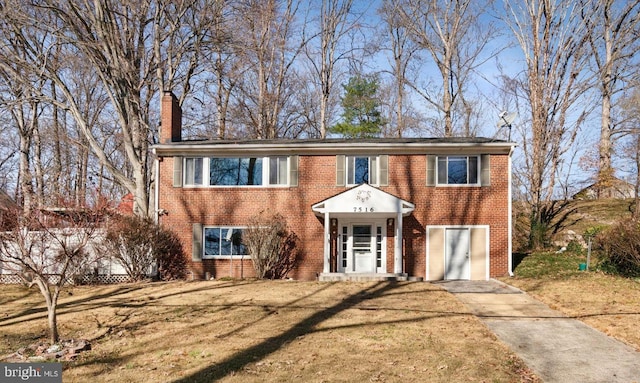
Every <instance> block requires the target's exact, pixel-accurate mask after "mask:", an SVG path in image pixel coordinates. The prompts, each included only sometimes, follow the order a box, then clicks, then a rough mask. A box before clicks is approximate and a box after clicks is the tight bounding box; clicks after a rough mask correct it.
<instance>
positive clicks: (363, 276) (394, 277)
mask: <svg viewBox="0 0 640 383" xmlns="http://www.w3.org/2000/svg"><path fill="white" fill-rule="evenodd" d="M318 281H320V282H345V281H349V282H376V281H388V282H407V281H410V282H422V281H423V278H422V277H410V276H409V275H408V274H406V273H320V274H318Z"/></svg>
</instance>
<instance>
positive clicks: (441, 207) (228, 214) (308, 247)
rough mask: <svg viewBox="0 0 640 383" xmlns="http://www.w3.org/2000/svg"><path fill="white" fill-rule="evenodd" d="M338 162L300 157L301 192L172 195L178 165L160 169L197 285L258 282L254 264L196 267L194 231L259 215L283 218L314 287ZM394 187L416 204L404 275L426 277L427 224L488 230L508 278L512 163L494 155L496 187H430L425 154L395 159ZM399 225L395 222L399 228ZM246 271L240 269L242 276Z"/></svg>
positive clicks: (184, 191)
mask: <svg viewBox="0 0 640 383" xmlns="http://www.w3.org/2000/svg"><path fill="white" fill-rule="evenodd" d="M335 164H336V157H335V156H302V155H301V156H300V157H299V186H298V187H286V188H274V187H244V188H220V187H216V188H211V187H203V188H174V187H173V186H172V184H173V178H172V177H173V158H164V159H162V161H161V162H160V175H159V180H160V196H159V208H161V209H165V210H166V211H167V212H168V214H167V215H164V216H162V217H161V218H160V221H161V223H162V224H163V225H165V226H167V227H170V228H172V229H173V230H175V231H176V232H177V233H178V234H179V236H180V238H181V240H182V242H183V245H184V249H185V253H186V256H187V258H188V260H189V264H190V268H191V270H192V272H193V276H194V278H203V277H204V276H205V272H209V273H210V274H211V276H212V277H215V278H221V277H226V276H230V275H231V276H233V277H240V276H241V274H242V275H243V276H245V277H248V276H252V275H253V268H252V266H251V262H250V261H249V260H247V261H245V262H244V263H241V262H240V261H239V260H236V259H234V260H233V265H232V267H231V268H230V264H229V260H226V259H225V260H216V261H213V260H204V261H203V262H191V254H192V243H191V241H192V238H191V236H192V224H193V223H202V224H203V225H216V226H217V225H220V226H245V225H246V223H247V221H248V220H249V218H250V217H252V216H254V215H256V214H258V213H259V212H261V211H267V212H280V213H281V214H283V215H284V216H285V217H286V219H287V221H288V224H289V226H290V227H291V229H292V230H293V231H294V232H295V233H296V234H297V235H298V237H299V238H300V250H301V253H302V258H301V262H300V263H299V265H298V267H297V268H296V269H295V270H293V271H292V272H291V273H290V274H289V276H290V277H292V278H294V279H304V280H312V279H315V278H316V276H317V274H318V273H321V272H322V270H323V260H322V259H323V237H324V228H323V222H322V219H320V218H318V217H316V216H315V214H314V213H313V212H312V210H311V206H312V205H313V204H315V203H317V202H320V201H322V200H325V199H327V198H329V197H332V196H334V195H336V194H339V193H340V192H343V191H344V190H346V189H347V188H346V187H343V186H342V187H338V186H336V185H335V166H336V165H335ZM389 185H390V186H386V187H381V189H382V190H384V191H386V192H388V193H391V194H393V195H395V196H397V197H399V198H402V199H404V200H406V201H409V202H412V203H414V204H415V206H416V208H415V211H414V212H413V213H412V214H411V215H410V216H409V217H405V219H404V222H403V249H404V259H403V268H404V271H405V272H407V273H408V274H409V275H411V276H421V277H424V276H425V270H426V249H425V246H426V238H425V226H427V225H489V226H490V265H491V270H490V275H491V276H492V277H494V276H500V275H505V274H506V273H507V272H508V254H507V251H508V222H509V221H508V210H507V209H508V156H507V155H492V156H491V185H490V186H486V187H427V186H426V155H406V156H393V155H390V156H389ZM395 224H397V223H395ZM392 229H393V228H388V231H387V233H388V235H389V237H388V238H387V270H388V271H389V272H392V271H393V241H394V239H393V237H392V235H393V231H392ZM241 268H242V270H241Z"/></svg>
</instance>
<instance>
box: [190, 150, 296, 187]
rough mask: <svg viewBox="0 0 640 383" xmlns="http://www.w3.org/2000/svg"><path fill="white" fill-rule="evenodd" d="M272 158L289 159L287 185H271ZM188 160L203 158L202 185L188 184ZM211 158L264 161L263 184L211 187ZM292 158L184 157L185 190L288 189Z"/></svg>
mask: <svg viewBox="0 0 640 383" xmlns="http://www.w3.org/2000/svg"><path fill="white" fill-rule="evenodd" d="M270 157H287V172H286V173H287V174H286V177H287V183H286V184H269V175H270V174H269V173H270V171H271V168H270ZM188 158H202V173H203V174H202V185H196V184H189V183H187V182H186V181H187V177H188V175H187V161H186V160H187V159H188ZM211 158H260V159H262V184H261V185H210V184H209V182H210V176H209V165H210V162H211ZM290 175H291V156H266V157H238V156H212V157H184V160H183V161H182V184H183V188H185V189H198V188H216V189H220V188H241V189H245V188H246V189H251V188H288V187H290V186H291V179H290Z"/></svg>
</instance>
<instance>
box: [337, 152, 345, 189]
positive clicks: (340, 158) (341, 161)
mask: <svg viewBox="0 0 640 383" xmlns="http://www.w3.org/2000/svg"><path fill="white" fill-rule="evenodd" d="M344 165H345V157H344V154H338V155H337V156H336V185H337V186H344V183H345V174H344V168H345V166H344Z"/></svg>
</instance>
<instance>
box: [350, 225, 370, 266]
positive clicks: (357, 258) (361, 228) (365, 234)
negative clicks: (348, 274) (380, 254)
mask: <svg viewBox="0 0 640 383" xmlns="http://www.w3.org/2000/svg"><path fill="white" fill-rule="evenodd" d="M352 230H353V237H352V238H353V246H352V256H353V260H352V265H353V272H355V273H372V272H375V263H374V257H373V254H374V252H373V251H372V250H373V246H372V242H373V230H372V227H371V225H353V229H352Z"/></svg>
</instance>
